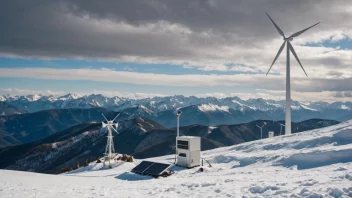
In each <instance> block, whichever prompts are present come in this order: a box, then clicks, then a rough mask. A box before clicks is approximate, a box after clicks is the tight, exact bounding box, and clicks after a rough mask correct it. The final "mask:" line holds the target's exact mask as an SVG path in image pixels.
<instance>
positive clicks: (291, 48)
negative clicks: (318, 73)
mask: <svg viewBox="0 0 352 198" xmlns="http://www.w3.org/2000/svg"><path fill="white" fill-rule="evenodd" d="M287 45H288V48H290V51H291V52H292V54H293V56H294V57H295V58H296V60H297V62H298V63H299V65H300V66H301V68H302V69H303V71H304V73H305V74H306V76H307V77H308V74H307V72H306V70H304V68H303V66H302V64H301V61H300V60H299V58H298V56H297V54H296V52H295V49H293V46H292V45H291V43H290V42H288V43H287Z"/></svg>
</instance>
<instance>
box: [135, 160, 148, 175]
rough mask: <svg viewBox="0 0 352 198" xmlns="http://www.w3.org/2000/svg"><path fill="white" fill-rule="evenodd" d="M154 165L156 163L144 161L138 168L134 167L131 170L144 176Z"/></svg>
mask: <svg viewBox="0 0 352 198" xmlns="http://www.w3.org/2000/svg"><path fill="white" fill-rule="evenodd" d="M153 164H154V162H148V161H143V162H141V163H140V164H138V165H137V166H136V167H134V168H133V169H132V170H131V172H133V173H139V174H143V173H144V171H145V170H147V169H148V168H149V167H150V166H151V165H153Z"/></svg>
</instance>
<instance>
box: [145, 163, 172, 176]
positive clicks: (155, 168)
mask: <svg viewBox="0 0 352 198" xmlns="http://www.w3.org/2000/svg"><path fill="white" fill-rule="evenodd" d="M170 166H171V164H162V163H154V164H153V165H152V166H151V167H149V168H148V169H147V170H146V171H145V172H144V174H146V175H152V176H159V175H161V174H163V172H164V171H166V170H167V169H168V168H169V167H170Z"/></svg>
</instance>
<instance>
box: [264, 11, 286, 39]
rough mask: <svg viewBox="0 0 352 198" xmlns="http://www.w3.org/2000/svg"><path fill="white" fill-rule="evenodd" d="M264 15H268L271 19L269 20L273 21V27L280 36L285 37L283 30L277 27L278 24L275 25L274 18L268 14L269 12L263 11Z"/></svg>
mask: <svg viewBox="0 0 352 198" xmlns="http://www.w3.org/2000/svg"><path fill="white" fill-rule="evenodd" d="M265 14H266V15H268V17H269V19H270V20H271V22H273V24H274V26H275V28H276V30H277V31H278V32H279V34H280V35H281V36H282V37H284V38H285V34H284V32H283V31H282V30H281V29H280V28H279V26H278V25H276V23H275V22H274V20H273V19H272V18H271V17H270V16H269V14H268V13H265Z"/></svg>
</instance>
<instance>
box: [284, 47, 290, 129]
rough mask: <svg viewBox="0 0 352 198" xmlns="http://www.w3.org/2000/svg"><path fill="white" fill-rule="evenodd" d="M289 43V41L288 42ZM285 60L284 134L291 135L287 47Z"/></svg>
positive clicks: (288, 54)
mask: <svg viewBox="0 0 352 198" xmlns="http://www.w3.org/2000/svg"><path fill="white" fill-rule="evenodd" d="M288 42H289V41H288ZM286 48H287V56H286V57H287V59H286V114H285V134H286V135H290V134H291V82H290V78H291V75H290V49H289V47H288V45H287V47H286Z"/></svg>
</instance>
